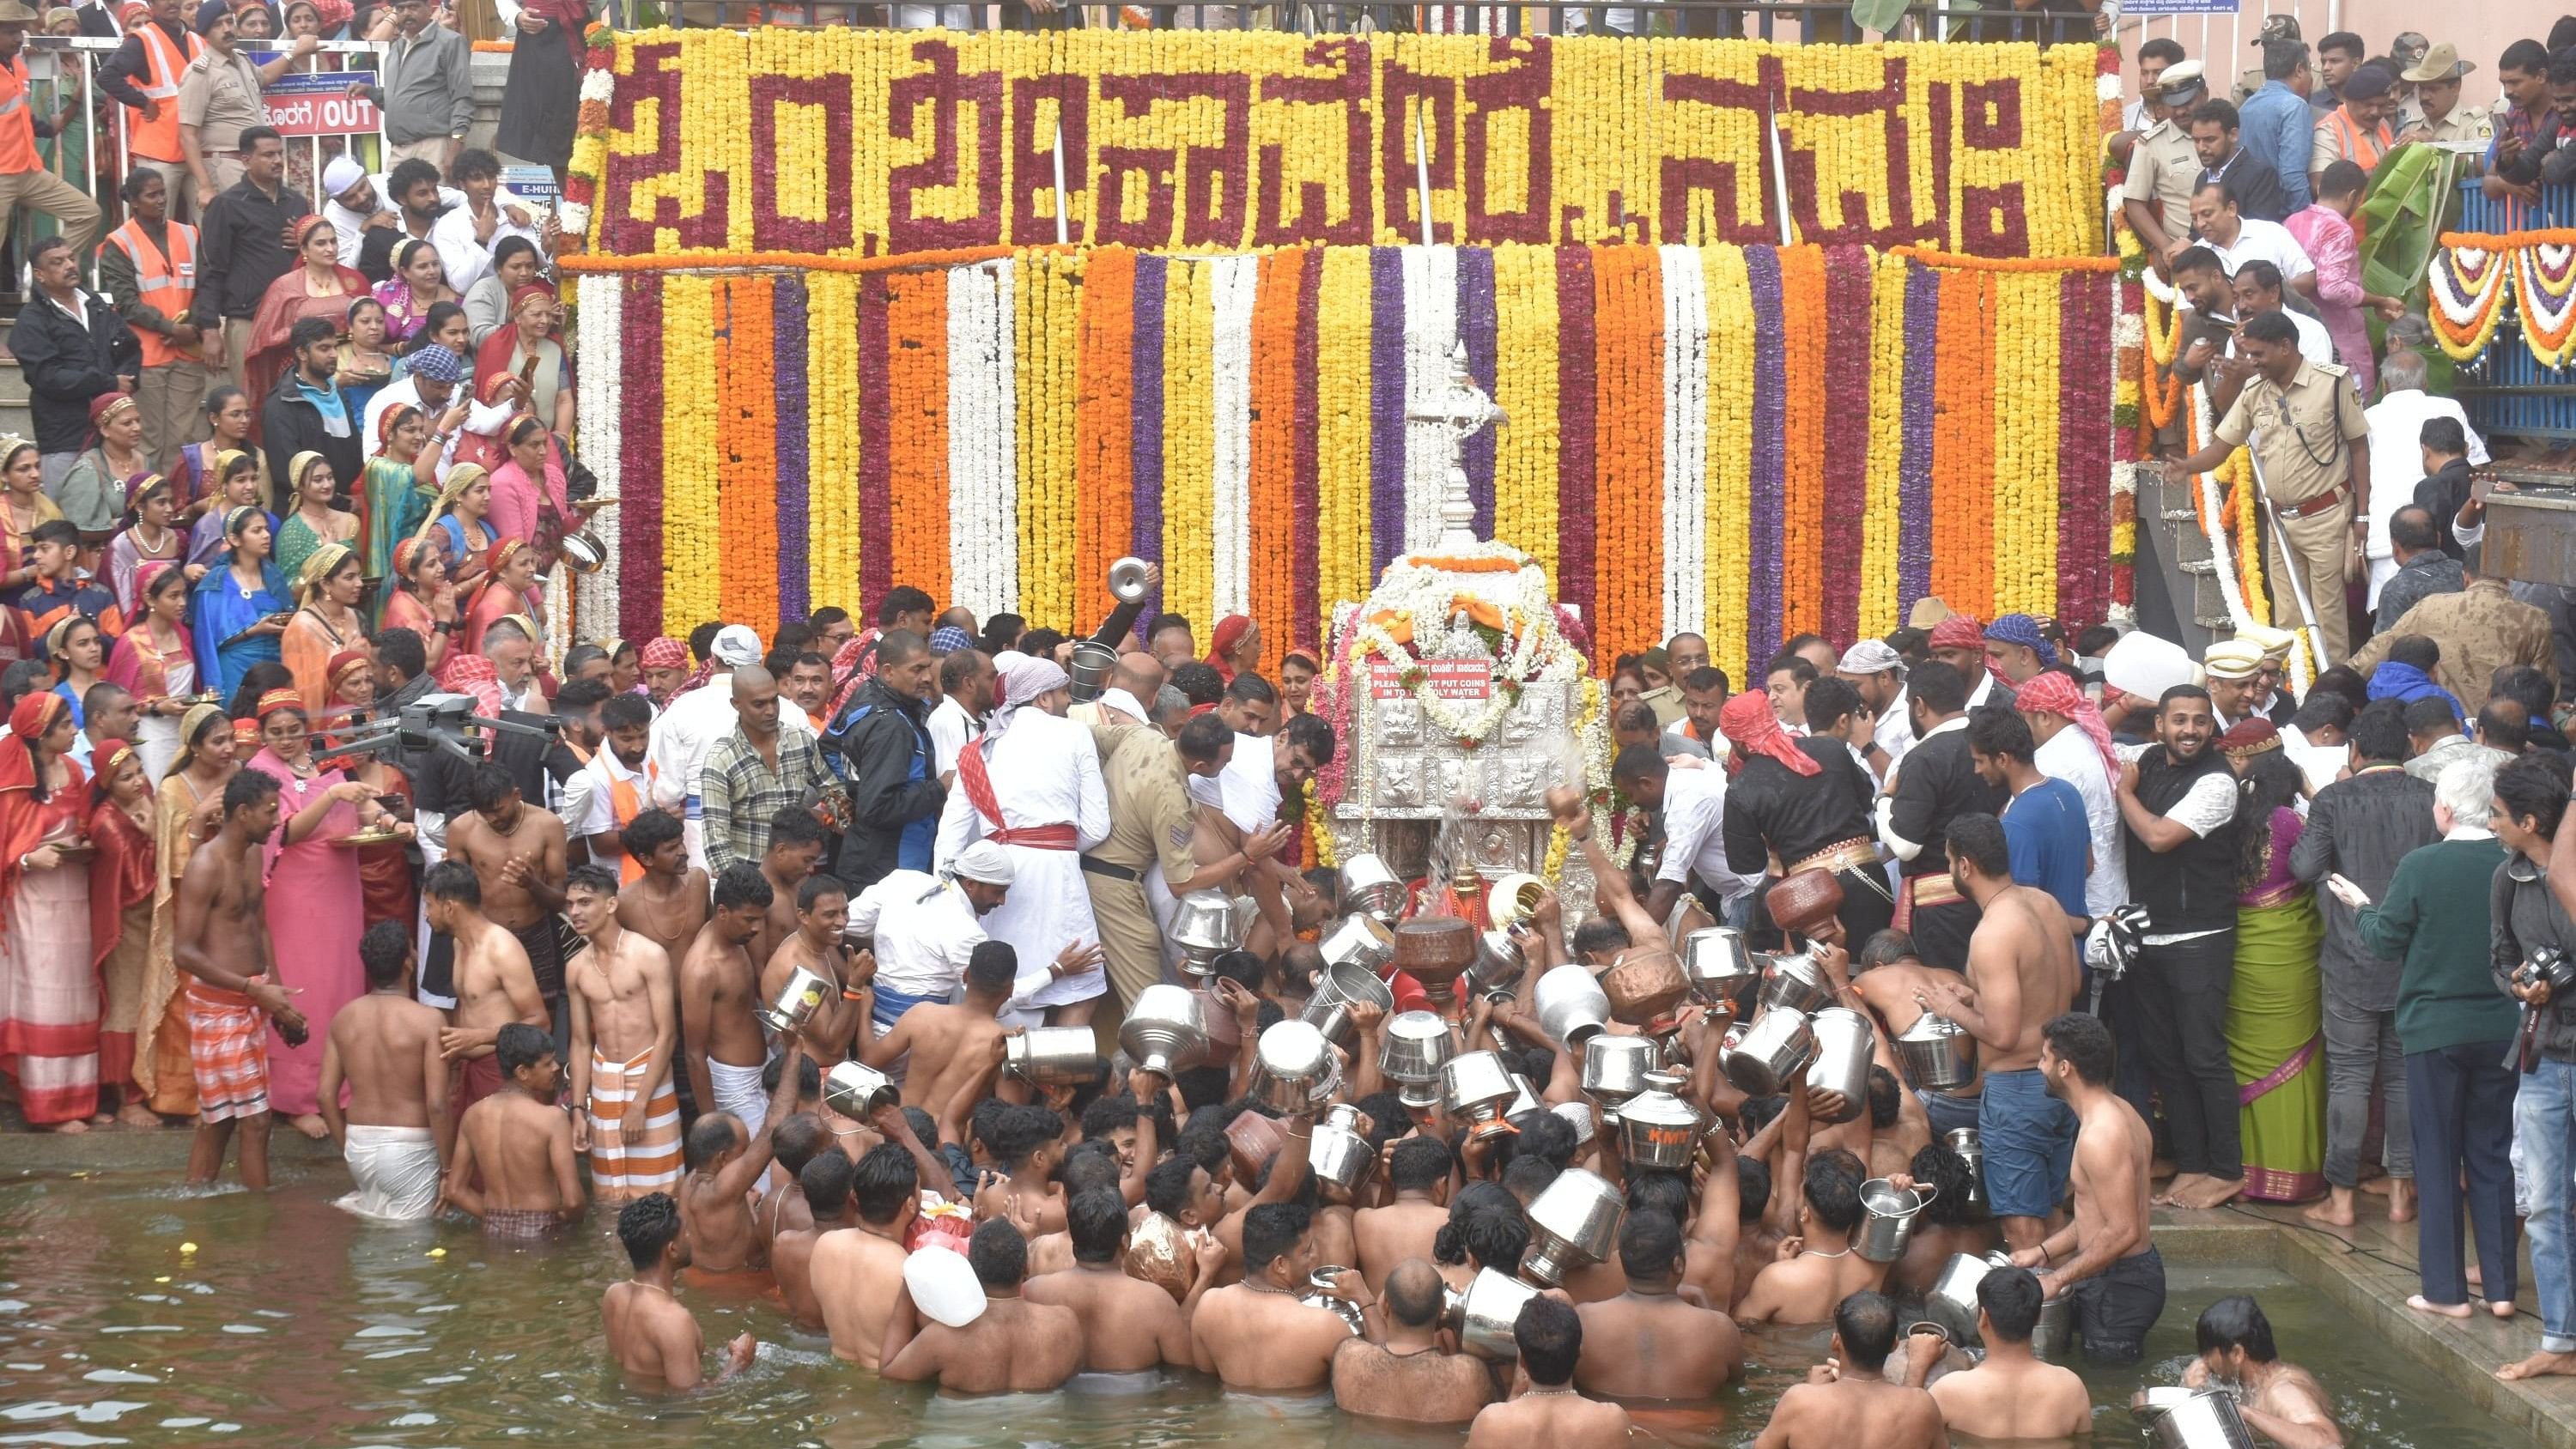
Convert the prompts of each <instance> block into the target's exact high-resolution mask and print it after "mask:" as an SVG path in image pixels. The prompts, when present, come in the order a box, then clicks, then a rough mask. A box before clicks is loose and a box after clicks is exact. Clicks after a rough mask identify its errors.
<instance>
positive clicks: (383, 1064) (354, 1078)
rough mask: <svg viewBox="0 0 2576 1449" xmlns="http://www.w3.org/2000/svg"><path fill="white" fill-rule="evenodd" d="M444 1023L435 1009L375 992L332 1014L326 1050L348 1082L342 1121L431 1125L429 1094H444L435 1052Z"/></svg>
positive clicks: (441, 1062) (442, 1064)
mask: <svg viewBox="0 0 2576 1449" xmlns="http://www.w3.org/2000/svg"><path fill="white" fill-rule="evenodd" d="M446 1025H447V1022H446V1019H445V1018H444V1017H442V1016H440V1015H439V1013H438V1010H437V1008H435V1007H431V1006H425V1005H423V1004H422V1003H420V1002H417V1001H414V1000H412V999H410V998H409V997H404V996H394V995H390V994H388V993H385V992H377V991H371V992H369V993H367V994H366V995H364V996H361V997H359V998H358V999H357V1000H355V1001H352V1002H350V1003H349V1004H348V1005H346V1006H344V1007H341V1008H340V1009H339V1011H338V1012H336V1013H334V1014H333V1015H332V1017H331V1037H330V1047H329V1050H330V1051H331V1053H332V1054H333V1055H334V1056H335V1057H336V1058H337V1059H338V1061H339V1064H340V1072H341V1077H342V1080H344V1081H346V1082H347V1083H348V1086H349V1103H348V1106H347V1107H346V1108H344V1109H343V1111H344V1112H345V1114H346V1116H347V1119H348V1120H349V1121H350V1122H351V1123H354V1124H355V1125H357V1126H360V1127H427V1126H429V1125H431V1123H430V1118H431V1111H430V1106H431V1098H432V1096H433V1095H435V1096H437V1097H439V1098H441V1099H442V1100H443V1099H444V1097H445V1095H446V1087H447V1075H448V1068H447V1062H446V1060H445V1059H444V1058H443V1057H441V1056H440V1055H439V1052H438V1033H439V1031H440V1030H441V1029H442V1028H444V1027H445V1026H446ZM439 1115H441V1116H444V1115H445V1113H444V1112H443V1111H442V1112H441V1113H439Z"/></svg>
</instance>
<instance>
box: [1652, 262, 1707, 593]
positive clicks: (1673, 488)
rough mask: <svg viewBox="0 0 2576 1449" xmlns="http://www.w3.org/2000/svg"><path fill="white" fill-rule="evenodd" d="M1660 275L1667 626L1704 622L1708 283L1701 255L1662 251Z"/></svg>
mask: <svg viewBox="0 0 2576 1449" xmlns="http://www.w3.org/2000/svg"><path fill="white" fill-rule="evenodd" d="M1657 256H1658V260H1660V261H1661V262H1662V264H1663V273H1664V287H1663V292H1664V480H1663V481H1664V591H1663V592H1664V627H1663V633H1662V635H1661V636H1660V637H1663V638H1671V637H1672V636H1673V635H1674V634H1676V633H1679V632H1680V631H1682V630H1684V629H1701V628H1705V627H1707V626H1706V623H1705V621H1706V619H1707V617H1708V529H1707V526H1706V514H1707V511H1708V429H1707V427H1706V426H1705V423H1706V420H1707V417H1708V283H1707V277H1706V275H1705V274H1704V273H1703V272H1702V271H1701V270H1700V258H1699V253H1698V252H1697V251H1696V250H1694V249H1693V248H1690V247H1683V246H1668V247H1663V248H1660V249H1659V251H1658V253H1657Z"/></svg>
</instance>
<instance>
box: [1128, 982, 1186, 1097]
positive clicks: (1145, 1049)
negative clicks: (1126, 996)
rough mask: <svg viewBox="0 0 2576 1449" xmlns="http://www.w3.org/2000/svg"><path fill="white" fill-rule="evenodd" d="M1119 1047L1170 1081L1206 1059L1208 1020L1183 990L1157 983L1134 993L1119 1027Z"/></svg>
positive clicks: (1147, 1069)
mask: <svg viewBox="0 0 2576 1449" xmlns="http://www.w3.org/2000/svg"><path fill="white" fill-rule="evenodd" d="M1118 1045H1119V1047H1120V1048H1121V1049H1123V1050H1124V1051H1125V1052H1126V1053H1127V1055H1128V1057H1129V1058H1130V1059H1131V1060H1133V1061H1134V1062H1135V1063H1136V1065H1138V1066H1140V1067H1142V1068H1144V1069H1145V1070H1146V1071H1149V1072H1160V1073H1162V1074H1163V1075H1164V1076H1165V1077H1170V1076H1172V1075H1173V1074H1174V1073H1176V1072H1185V1071H1188V1070H1189V1069H1190V1068H1192V1067H1195V1066H1197V1065H1198V1064H1199V1063H1200V1062H1202V1061H1204V1060H1206V1059H1207V1049H1208V1029H1207V1017H1206V1013H1204V1012H1203V1011H1202V1010H1201V1009H1200V1007H1199V995H1198V993H1197V992H1195V991H1192V990H1190V989H1189V988H1188V987H1186V986H1174V985H1171V984H1170V983H1168V982H1156V983H1155V984H1154V985H1151V986H1148V987H1146V988H1145V989H1144V990H1142V991H1139V992H1137V993H1136V1000H1135V1002H1134V1003H1133V1004H1132V1005H1130V1006H1129V1007H1128V1008H1127V1020H1126V1021H1124V1022H1123V1023H1121V1024H1120V1025H1119V1028H1118Z"/></svg>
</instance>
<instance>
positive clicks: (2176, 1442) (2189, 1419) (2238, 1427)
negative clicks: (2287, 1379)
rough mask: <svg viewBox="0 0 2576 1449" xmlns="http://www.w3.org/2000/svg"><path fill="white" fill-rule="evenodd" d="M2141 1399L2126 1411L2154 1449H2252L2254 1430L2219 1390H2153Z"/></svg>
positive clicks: (2228, 1396) (2231, 1399)
mask: <svg viewBox="0 0 2576 1449" xmlns="http://www.w3.org/2000/svg"><path fill="white" fill-rule="evenodd" d="M2143 1398H2144V1402H2142V1403H2140V1404H2139V1405H2137V1407H2135V1408H2133V1409H2131V1410H2130V1411H2129V1412H2130V1415H2131V1416H2132V1417H2134V1418H2135V1419H2136V1420H2137V1421H2138V1427H2139V1428H2140V1429H2142V1430H2144V1431H2146V1436H2147V1442H2148V1443H2150V1444H2153V1445H2155V1446H2156V1449H2254V1431H2253V1430H2251V1429H2249V1428H2247V1427H2246V1425H2245V1415H2244V1413H2243V1412H2242V1411H2240V1410H2239V1409H2238V1408H2237V1406H2236V1396H2235V1395H2234V1394H2231V1393H2229V1392H2228V1391H2227V1390H2225V1389H2223V1388H2218V1387H2215V1386H2213V1387H2210V1388H2205V1389H2184V1388H2155V1389H2149V1390H2147V1391H2146V1393H2145V1394H2144V1395H2143Z"/></svg>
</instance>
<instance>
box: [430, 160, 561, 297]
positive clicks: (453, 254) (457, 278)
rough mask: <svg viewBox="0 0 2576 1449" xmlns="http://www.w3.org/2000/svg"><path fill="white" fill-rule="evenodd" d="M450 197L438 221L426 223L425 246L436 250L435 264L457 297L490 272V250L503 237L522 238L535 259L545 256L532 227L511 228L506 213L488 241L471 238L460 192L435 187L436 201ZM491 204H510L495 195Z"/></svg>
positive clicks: (469, 214)
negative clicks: (441, 269)
mask: <svg viewBox="0 0 2576 1449" xmlns="http://www.w3.org/2000/svg"><path fill="white" fill-rule="evenodd" d="M451 195H453V196H454V197H455V200H454V202H453V203H451V204H450V205H449V206H448V208H447V210H445V211H443V212H440V213H439V214H438V220H436V221H434V222H431V223H430V224H429V244H430V245H431V246H433V247H436V248H437V249H438V264H439V266H441V267H442V268H444V269H446V272H447V285H449V286H450V287H453V288H455V289H456V294H457V295H458V296H460V297H461V296H463V295H465V289H466V288H468V287H471V286H473V285H474V284H475V283H476V282H479V281H481V280H483V274H484V273H486V272H489V271H491V270H492V249H493V248H494V247H497V246H499V245H500V244H501V238H503V237H505V236H515V237H525V238H526V239H527V241H528V244H529V245H531V246H533V247H535V248H536V249H537V254H538V255H539V256H543V255H545V248H546V244H545V240H544V238H542V237H540V236H539V235H538V234H537V231H536V228H534V227H526V226H514V225H512V224H511V222H510V217H509V213H508V212H506V211H504V212H502V214H501V217H500V220H499V222H498V224H497V225H496V226H495V227H494V228H493V231H492V239H491V240H490V241H488V242H487V241H483V240H481V239H479V238H477V237H476V236H475V235H474V210H473V208H472V207H469V206H467V205H466V204H465V196H464V193H463V192H452V193H451V192H450V191H449V190H448V189H447V188H446V187H440V188H439V199H440V200H442V201H444V200H447V198H448V197H449V196H451ZM492 205H493V206H494V207H496V208H498V207H505V206H508V205H510V202H509V201H508V200H507V199H506V198H505V197H503V196H501V195H499V194H497V193H496V194H495V195H494V196H493V198H492ZM522 209H525V208H522Z"/></svg>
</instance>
